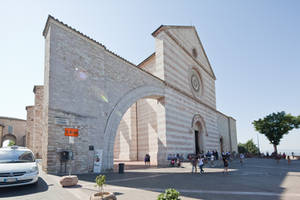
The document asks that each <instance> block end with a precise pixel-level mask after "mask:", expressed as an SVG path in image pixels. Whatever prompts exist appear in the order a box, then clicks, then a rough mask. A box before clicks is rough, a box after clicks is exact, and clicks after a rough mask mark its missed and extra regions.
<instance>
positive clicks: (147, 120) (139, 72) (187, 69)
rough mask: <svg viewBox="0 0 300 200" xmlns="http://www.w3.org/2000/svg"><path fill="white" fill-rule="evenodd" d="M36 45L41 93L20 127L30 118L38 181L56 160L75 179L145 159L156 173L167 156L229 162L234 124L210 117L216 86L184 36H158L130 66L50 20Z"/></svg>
mask: <svg viewBox="0 0 300 200" xmlns="http://www.w3.org/2000/svg"><path fill="white" fill-rule="evenodd" d="M43 36H44V37H45V66H44V68H45V70H44V72H45V73H44V85H43V86H36V87H35V89H34V92H35V95H36V100H37V101H36V105H34V106H32V107H27V110H28V116H27V118H28V119H30V118H32V117H33V118H35V117H34V116H32V113H36V116H37V117H38V119H36V120H33V121H35V122H36V124H35V125H34V126H32V125H31V126H30V125H28V126H27V127H28V130H27V132H29V133H33V135H35V136H34V137H33V136H31V137H28V139H27V141H30V142H29V144H30V145H32V146H35V147H36V149H33V150H34V152H35V153H38V155H39V156H41V157H42V160H43V162H42V166H43V169H44V170H45V171H46V172H49V173H60V172H61V171H62V157H61V155H62V154H61V152H72V161H71V162H67V164H68V165H70V166H71V165H72V168H73V171H74V172H76V173H86V172H99V171H105V170H110V169H112V168H113V162H114V160H129V161H130V160H132V161H136V160H143V159H144V156H145V154H149V155H150V156H151V162H152V164H155V165H158V166H160V165H162V166H164V165H167V164H168V157H170V156H173V155H175V154H180V155H182V156H183V157H186V156H187V155H188V154H191V153H200V152H206V151H212V150H217V151H218V152H222V151H232V152H233V151H235V152H237V132H236V121H235V119H234V118H232V117H230V116H227V115H225V114H223V113H221V112H220V111H218V110H217V108H216V92H215V81H216V77H215V74H214V72H213V69H212V66H211V65H210V63H209V60H208V58H207V56H206V53H205V51H204V48H203V46H202V44H201V41H200V39H199V36H198V34H197V31H196V29H195V27H194V26H165V25H162V26H160V27H158V29H157V30H155V31H154V32H153V33H152V36H153V38H154V41H155V52H154V53H153V54H151V55H150V56H149V57H148V58H146V59H145V60H144V61H143V62H141V63H140V64H139V65H135V64H132V63H131V62H129V61H127V60H125V59H124V58H122V57H120V56H119V55H117V54H115V53H114V52H112V51H110V50H108V49H107V48H106V47H105V46H104V45H102V44H101V43H99V42H97V41H95V40H93V39H91V38H89V37H88V36H86V35H84V34H82V33H81V32H79V31H77V30H75V29H74V28H72V27H70V26H68V25H66V24H64V23H62V22H60V21H59V20H57V19H55V18H53V17H52V16H49V17H48V20H47V22H46V26H45V29H44V32H43ZM37 95H38V96H37ZM31 122H32V121H31ZM32 127H35V129H36V130H35V131H33V130H31V129H32ZM35 132H36V134H35ZM37 134H38V136H36V135H37ZM39 137H40V138H39ZM30 138H36V141H35V140H33V139H30ZM37 141H39V144H40V145H36V144H35V143H37Z"/></svg>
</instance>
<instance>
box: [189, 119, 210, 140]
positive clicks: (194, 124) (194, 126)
mask: <svg viewBox="0 0 300 200" xmlns="http://www.w3.org/2000/svg"><path fill="white" fill-rule="evenodd" d="M199 123H200V124H201V126H202V128H203V133H204V134H205V135H206V136H208V133H207V129H206V125H205V121H204V119H203V117H202V116H201V115H200V114H195V115H194V117H193V120H192V129H193V130H195V129H196V128H198V127H197V124H199Z"/></svg>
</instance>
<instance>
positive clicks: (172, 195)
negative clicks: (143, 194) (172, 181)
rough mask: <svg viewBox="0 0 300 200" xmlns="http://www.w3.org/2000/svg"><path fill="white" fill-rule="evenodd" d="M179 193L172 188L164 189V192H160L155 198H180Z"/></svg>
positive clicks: (175, 199) (161, 199) (173, 199)
mask: <svg viewBox="0 0 300 200" xmlns="http://www.w3.org/2000/svg"><path fill="white" fill-rule="evenodd" d="M179 195H180V193H179V192H177V190H175V189H173V188H169V189H166V190H165V193H162V194H160V195H159V196H158V198H157V200H180V198H179Z"/></svg>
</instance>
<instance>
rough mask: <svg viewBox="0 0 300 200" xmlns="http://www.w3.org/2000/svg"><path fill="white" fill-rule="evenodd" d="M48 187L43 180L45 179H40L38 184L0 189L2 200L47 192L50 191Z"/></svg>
mask: <svg viewBox="0 0 300 200" xmlns="http://www.w3.org/2000/svg"><path fill="white" fill-rule="evenodd" d="M48 187H49V186H48V184H47V183H46V182H45V181H44V180H43V178H41V177H39V179H38V183H37V184H33V185H23V186H15V187H6V188H0V198H3V197H16V196H22V195H28V194H36V193H39V192H45V191H47V190H48Z"/></svg>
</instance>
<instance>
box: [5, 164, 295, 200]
mask: <svg viewBox="0 0 300 200" xmlns="http://www.w3.org/2000/svg"><path fill="white" fill-rule="evenodd" d="M204 170H205V173H204V174H199V173H198V174H192V173H191V166H190V164H188V163H185V164H184V167H183V168H147V169H132V170H127V171H126V172H125V173H124V174H118V173H107V174H106V176H107V185H106V186H105V190H106V191H110V192H114V193H115V194H116V195H117V198H118V200H123V199H134V200H141V199H142V200H148V199H149V200H150V199H156V198H157V196H158V194H159V193H160V192H163V191H164V190H165V189H166V188H170V187H172V188H175V189H177V190H178V191H180V193H181V198H182V199H183V200H188V199H205V200H208V199H212V200H224V199H229V200H234V199H243V200H248V199H249V200H250V199H251V200H252V199H255V200H260V199H262V200H279V199H289V200H296V199H297V200H299V199H300V190H299V188H300V161H293V162H292V164H291V165H288V164H287V162H286V161H281V162H280V163H279V164H277V163H276V162H275V161H274V160H268V159H248V160H246V161H245V164H244V166H240V164H239V162H238V161H233V162H232V163H230V172H229V173H228V174H223V173H222V171H223V169H222V168H219V167H215V168H204ZM95 176H96V175H93V174H87V175H79V176H78V177H79V184H78V186H77V187H73V188H62V187H60V186H59V184H58V181H59V179H60V177H58V176H53V175H46V174H44V173H41V177H40V180H39V185H38V186H37V187H34V186H22V187H16V188H5V189H0V198H3V199H28V200H29V199H30V200H37V199H49V200H50V199H55V200H60V199H64V200H65V199H67V200H68V199H70V200H71V199H72V200H76V199H81V200H83V199H89V196H90V195H91V194H93V193H94V192H95V191H96V188H95V187H94V185H95V184H94V179H95Z"/></svg>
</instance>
